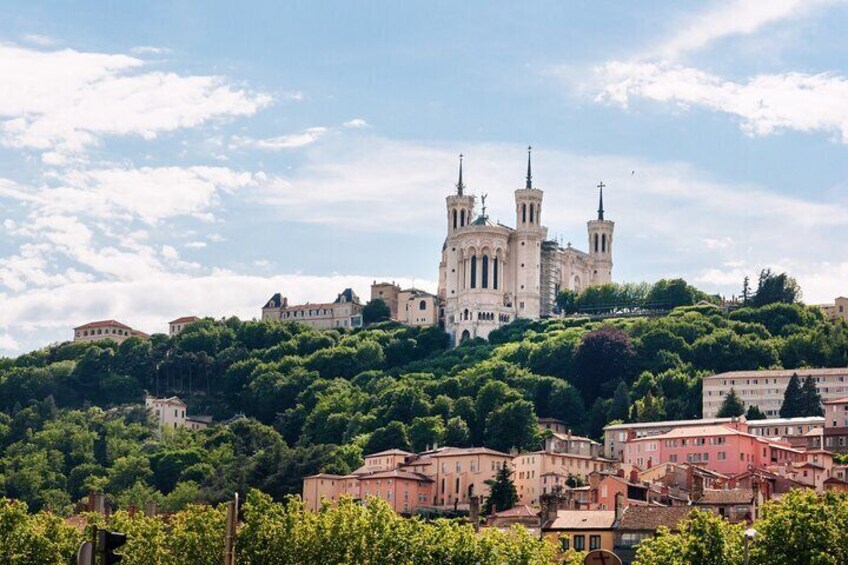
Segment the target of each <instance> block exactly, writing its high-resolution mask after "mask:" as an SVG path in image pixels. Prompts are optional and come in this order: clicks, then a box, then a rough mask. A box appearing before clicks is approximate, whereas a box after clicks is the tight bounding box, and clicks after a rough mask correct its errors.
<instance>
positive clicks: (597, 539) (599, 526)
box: [542, 510, 617, 551]
mask: <svg viewBox="0 0 848 565" xmlns="http://www.w3.org/2000/svg"><path fill="white" fill-rule="evenodd" d="M616 518H617V517H616V512H615V510H557V512H556V517H555V518H554V519H553V520H549V521H546V522H545V523H544V524H542V536H543V537H545V538H547V539H550V540H552V541H554V543H556V545H557V546H558V547H559V548H560V549H561V550H562V551H568V550H569V549H574V550H575V551H594V550H596V549H606V550H607V551H612V549H613V538H614V531H615V530H614V528H615V523H616Z"/></svg>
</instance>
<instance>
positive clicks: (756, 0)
mask: <svg viewBox="0 0 848 565" xmlns="http://www.w3.org/2000/svg"><path fill="white" fill-rule="evenodd" d="M833 3H835V0H732V1H725V2H719V3H714V4H713V7H711V8H710V9H707V10H705V11H704V12H701V13H699V14H696V15H694V16H693V17H690V18H688V20H687V21H684V22H681V23H678V24H677V25H676V26H675V27H676V28H677V30H676V32H675V33H674V34H673V35H672V36H671V37H670V38H668V39H666V40H664V41H663V42H662V43H661V44H660V45H658V46H657V47H655V48H654V49H652V50H651V53H650V54H651V55H654V56H659V57H661V58H667V59H675V58H677V57H679V56H680V55H683V54H685V53H688V52H690V51H696V50H698V49H702V48H704V47H706V46H708V45H709V44H711V43H713V42H715V41H717V40H719V39H723V38H725V37H729V36H738V35H750V34H753V33H755V32H757V31H759V30H760V29H762V28H763V27H765V26H767V25H769V24H773V23H776V22H779V21H781V20H786V19H790V18H797V17H800V16H802V15H805V14H807V13H809V12H811V11H813V10H814V9H816V8H819V7H821V6H823V5H827V4H833Z"/></svg>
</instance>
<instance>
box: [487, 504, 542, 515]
mask: <svg viewBox="0 0 848 565" xmlns="http://www.w3.org/2000/svg"><path fill="white" fill-rule="evenodd" d="M538 515H539V511H538V510H536V509H534V508H531V507H529V506H527V505H526V504H522V505H521V506H516V507H514V508H510V509H509V510H503V511H501V512H495V516H497V517H498V518H535V517H536V516H538Z"/></svg>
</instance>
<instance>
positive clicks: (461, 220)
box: [459, 210, 465, 227]
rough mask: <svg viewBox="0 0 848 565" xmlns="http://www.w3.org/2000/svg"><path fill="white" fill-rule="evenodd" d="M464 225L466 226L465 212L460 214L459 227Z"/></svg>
mask: <svg viewBox="0 0 848 565" xmlns="http://www.w3.org/2000/svg"><path fill="white" fill-rule="evenodd" d="M464 225H465V210H462V211H461V212H460V213H459V227H462V226H464Z"/></svg>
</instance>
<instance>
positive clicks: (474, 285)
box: [471, 255, 477, 288]
mask: <svg viewBox="0 0 848 565" xmlns="http://www.w3.org/2000/svg"><path fill="white" fill-rule="evenodd" d="M471 288H477V256H476V255H472V256H471Z"/></svg>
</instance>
